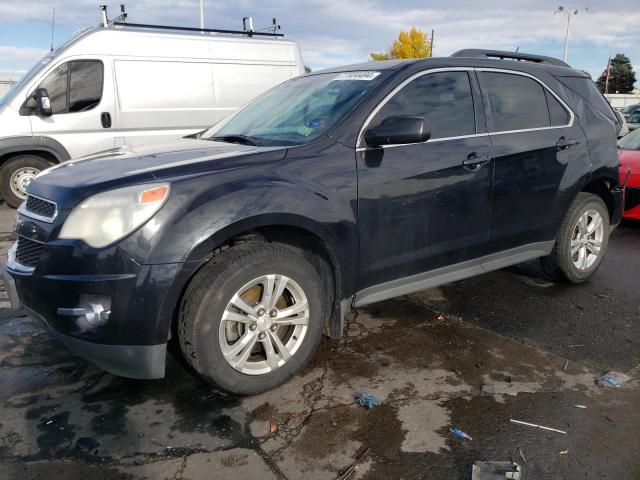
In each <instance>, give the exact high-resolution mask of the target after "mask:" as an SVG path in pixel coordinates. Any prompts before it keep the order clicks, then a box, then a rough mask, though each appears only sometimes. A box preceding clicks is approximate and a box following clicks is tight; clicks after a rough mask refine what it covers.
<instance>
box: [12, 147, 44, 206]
mask: <svg viewBox="0 0 640 480" xmlns="http://www.w3.org/2000/svg"><path fill="white" fill-rule="evenodd" d="M50 166H51V163H49V162H48V161H47V160H45V159H44V158H42V157H38V156H36V155H18V156H15V157H13V158H10V159H9V160H7V161H6V162H5V163H4V165H2V171H1V172H0V176H1V182H0V190H1V191H0V193H1V194H2V198H4V201H5V202H7V205H9V206H10V207H13V208H18V207H19V206H20V204H21V203H22V202H23V201H24V200H25V199H26V198H27V187H28V186H29V183H31V180H33V178H34V177H35V176H36V175H37V174H38V173H40V172H41V171H42V170H45V169H47V168H49V167H50Z"/></svg>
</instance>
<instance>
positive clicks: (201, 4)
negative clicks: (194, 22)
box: [200, 0, 204, 30]
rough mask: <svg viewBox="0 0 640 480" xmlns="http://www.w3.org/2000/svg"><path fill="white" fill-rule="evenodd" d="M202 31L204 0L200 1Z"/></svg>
mask: <svg viewBox="0 0 640 480" xmlns="http://www.w3.org/2000/svg"><path fill="white" fill-rule="evenodd" d="M200 30H204V0H200Z"/></svg>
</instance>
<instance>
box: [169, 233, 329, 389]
mask: <svg viewBox="0 0 640 480" xmlns="http://www.w3.org/2000/svg"><path fill="white" fill-rule="evenodd" d="M273 273H277V274H280V275H286V276H287V277H289V278H291V279H293V280H294V281H295V282H296V283H297V284H298V285H299V286H300V287H301V288H302V290H303V291H304V292H305V295H306V297H307V301H308V305H309V322H308V327H307V331H306V334H305V336H304V338H303V339H302V340H301V343H300V346H299V347H298V350H297V351H296V352H295V353H294V354H293V355H292V356H291V358H289V359H288V360H287V361H286V362H285V363H284V364H283V365H281V366H279V367H278V368H276V369H275V370H273V371H271V372H269V373H264V374H261V375H249V374H245V373H241V372H240V371H238V370H236V369H235V368H233V367H232V366H231V365H230V364H229V363H228V362H227V360H226V359H225V358H224V357H223V355H222V347H221V346H220V342H219V338H218V335H219V328H220V324H221V322H222V314H223V312H224V311H225V308H226V306H227V304H228V302H229V301H230V300H231V298H232V296H233V295H234V294H235V293H236V292H238V291H239V290H240V289H241V288H242V287H243V286H244V285H246V284H247V282H250V281H252V280H253V279H255V278H257V277H260V276H262V275H267V274H273ZM326 298H327V295H326V293H325V292H324V287H323V283H322V280H321V278H320V276H319V275H318V272H317V271H316V270H315V269H314V267H313V266H312V265H311V263H309V261H308V260H307V259H306V258H305V257H304V256H303V255H301V254H300V253H297V252H295V251H293V250H292V249H290V248H288V247H286V246H284V245H281V244H276V243H247V244H245V245H240V246H236V247H232V248H229V249H227V250H224V251H222V252H221V253H219V254H218V255H216V256H215V257H213V258H212V260H211V261H210V262H209V263H208V264H206V265H205V266H204V267H203V268H202V269H201V270H200V271H199V272H198V273H197V274H196V275H195V276H194V278H193V279H192V280H191V282H190V283H189V286H188V287H187V289H186V291H185V294H184V297H183V301H182V304H181V307H180V312H179V317H178V337H179V339H180V347H181V349H182V353H183V354H184V357H185V359H186V360H187V362H188V363H189V364H190V365H191V366H192V367H193V369H194V370H195V371H196V372H197V373H199V374H200V375H201V376H202V377H203V378H204V379H205V381H207V382H208V383H209V384H211V385H212V386H214V387H216V388H218V389H220V390H223V391H226V392H230V393H236V394H244V395H254V394H257V393H260V392H264V391H266V390H269V389H272V388H275V387H277V386H279V385H281V384H283V383H285V382H286V381H287V380H289V379H290V378H291V377H293V376H294V375H295V374H296V373H297V372H298V371H300V369H301V368H302V367H304V365H305V364H306V363H307V362H308V361H309V359H310V358H311V357H312V356H313V354H314V352H315V350H316V348H317V346H318V344H319V342H320V339H321V338H322V331H323V327H324V324H325V319H326V315H327V313H326V312H327V311H328V303H327V300H326Z"/></svg>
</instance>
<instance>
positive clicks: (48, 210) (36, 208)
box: [25, 195, 56, 218]
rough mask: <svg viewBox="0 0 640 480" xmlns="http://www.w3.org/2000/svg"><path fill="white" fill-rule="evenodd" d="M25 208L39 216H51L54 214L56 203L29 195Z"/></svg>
mask: <svg viewBox="0 0 640 480" xmlns="http://www.w3.org/2000/svg"><path fill="white" fill-rule="evenodd" d="M25 210H26V211H27V212H29V213H32V214H34V215H38V216H40V217H44V218H53V217H54V216H55V214H56V204H55V203H54V202H50V201H49V200H45V199H43V198H39V197H34V196H33V195H29V196H28V197H27V205H26V208H25Z"/></svg>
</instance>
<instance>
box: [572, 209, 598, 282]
mask: <svg viewBox="0 0 640 480" xmlns="http://www.w3.org/2000/svg"><path fill="white" fill-rule="evenodd" d="M603 239H604V222H603V221H602V216H601V215H600V213H599V212H598V211H596V210H587V211H586V212H584V213H583V214H582V215H580V218H578V221H577V223H576V225H575V226H574V228H573V233H572V235H571V247H570V248H571V261H572V262H573V265H574V266H575V267H576V268H577V269H578V270H580V271H585V270H588V269H589V268H591V267H592V266H593V264H594V263H595V262H596V260H598V257H599V256H600V252H601V251H602V241H603Z"/></svg>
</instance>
